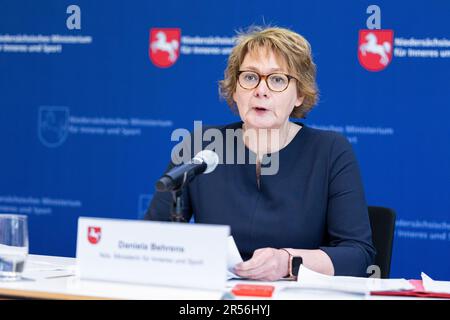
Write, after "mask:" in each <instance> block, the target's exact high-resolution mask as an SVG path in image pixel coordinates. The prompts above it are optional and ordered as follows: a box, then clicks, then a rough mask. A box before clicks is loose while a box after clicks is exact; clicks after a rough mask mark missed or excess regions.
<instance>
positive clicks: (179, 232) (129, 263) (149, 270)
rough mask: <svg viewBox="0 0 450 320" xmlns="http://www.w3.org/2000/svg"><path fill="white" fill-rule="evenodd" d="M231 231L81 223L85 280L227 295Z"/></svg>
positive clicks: (206, 227)
mask: <svg viewBox="0 0 450 320" xmlns="http://www.w3.org/2000/svg"><path fill="white" fill-rule="evenodd" d="M229 233H230V228H229V226H218V225H204V224H189V223H171V222H153V221H138V220H119V219H100V218H84V217H80V218H79V220H78V236H77V265H78V270H79V275H80V277H81V278H82V279H92V280H107V281H118V282H130V283H139V284H154V285H168V286H177V287H190V288H202V289H211V290H223V289H224V288H225V283H226V278H227V276H226V272H227V243H228V240H227V237H228V235H229Z"/></svg>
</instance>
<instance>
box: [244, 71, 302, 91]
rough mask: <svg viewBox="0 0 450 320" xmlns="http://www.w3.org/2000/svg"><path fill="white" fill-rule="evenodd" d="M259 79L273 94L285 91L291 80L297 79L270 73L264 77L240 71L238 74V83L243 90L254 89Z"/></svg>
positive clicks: (251, 72) (253, 72)
mask: <svg viewBox="0 0 450 320" xmlns="http://www.w3.org/2000/svg"><path fill="white" fill-rule="evenodd" d="M261 79H264V80H265V81H266V85H267V87H268V88H269V89H270V90H272V91H275V92H282V91H284V90H286V89H287V87H288V86H289V82H290V81H291V79H295V80H297V78H295V77H293V76H290V75H288V74H285V73H279V72H275V73H270V74H266V75H262V74H259V73H258V72H255V71H249V70H241V71H239V72H238V83H239V85H240V86H241V87H242V88H244V89H248V90H250V89H255V88H256V87H257V86H259V83H260V82H261Z"/></svg>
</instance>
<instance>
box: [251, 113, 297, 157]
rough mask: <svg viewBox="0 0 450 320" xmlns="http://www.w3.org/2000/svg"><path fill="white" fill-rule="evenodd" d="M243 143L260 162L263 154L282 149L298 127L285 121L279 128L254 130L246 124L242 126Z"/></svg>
mask: <svg viewBox="0 0 450 320" xmlns="http://www.w3.org/2000/svg"><path fill="white" fill-rule="evenodd" d="M242 129H243V139H244V143H245V145H246V146H247V148H249V149H250V150H251V151H253V152H254V153H255V154H257V156H258V157H257V158H258V160H261V159H262V157H263V156H264V155H265V154H268V153H274V152H277V151H279V150H281V149H283V148H284V147H285V146H286V145H287V144H288V143H289V142H290V141H291V140H292V138H293V137H294V136H295V134H296V133H297V132H298V130H300V127H299V126H297V125H295V124H293V123H292V122H290V121H286V122H285V123H284V124H283V125H282V126H281V127H279V128H254V127H251V126H249V125H247V124H246V123H244V124H243V126H242Z"/></svg>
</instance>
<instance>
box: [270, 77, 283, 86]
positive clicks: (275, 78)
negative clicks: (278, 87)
mask: <svg viewBox="0 0 450 320" xmlns="http://www.w3.org/2000/svg"><path fill="white" fill-rule="evenodd" d="M272 81H273V82H274V83H276V84H284V83H285V82H286V80H285V79H284V78H283V77H277V76H275V77H272Z"/></svg>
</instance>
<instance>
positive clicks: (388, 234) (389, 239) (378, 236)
mask: <svg viewBox="0 0 450 320" xmlns="http://www.w3.org/2000/svg"><path fill="white" fill-rule="evenodd" d="M368 209H369V219H370V225H371V227H372V241H373V245H374V247H375V249H376V250H377V255H376V256H375V264H376V265H377V266H379V267H380V271H381V278H383V279H387V278H389V273H390V271H391V257H392V246H393V242H394V229H395V212H394V210H392V209H390V208H385V207H377V206H369V207H368Z"/></svg>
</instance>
